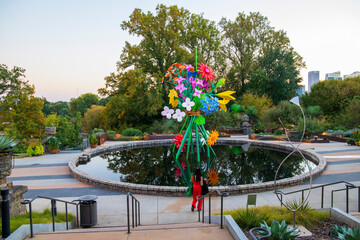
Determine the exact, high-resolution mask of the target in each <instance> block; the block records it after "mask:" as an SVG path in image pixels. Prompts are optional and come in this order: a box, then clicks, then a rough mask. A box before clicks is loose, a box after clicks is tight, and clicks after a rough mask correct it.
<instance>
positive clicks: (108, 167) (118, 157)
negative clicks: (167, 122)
mask: <svg viewBox="0 0 360 240" xmlns="http://www.w3.org/2000/svg"><path fill="white" fill-rule="evenodd" d="M214 150H215V152H216V160H215V161H214V164H213V166H211V167H212V168H215V169H216V170H218V173H219V177H220V179H219V185H239V184H250V183H260V182H266V181H273V180H274V176H275V172H276V169H277V168H278V166H279V164H280V163H281V161H282V160H283V159H284V158H285V157H286V156H287V153H283V152H278V151H274V150H267V149H260V148H251V149H249V150H248V151H247V152H244V151H243V150H242V149H241V147H237V146H224V145H223V146H221V145H217V146H215V148H214ZM182 157H183V158H181V159H180V161H185V154H183V156H182ZM311 166H312V167H313V166H315V165H314V164H311ZM79 168H80V169H81V170H82V171H85V172H88V173H90V174H91V175H95V176H98V177H101V178H106V179H111V180H116V181H122V182H130V183H137V184H150V185H160V186H183V185H184V183H183V180H182V178H181V177H180V178H177V177H176V176H175V170H176V166H175V163H174V160H173V156H172V147H170V146H162V147H151V148H141V149H130V150H122V151H118V152H112V153H107V154H104V155H101V156H99V157H96V158H93V159H91V162H89V163H88V164H86V165H80V166H79ZM305 171H307V167H306V164H305V163H304V162H303V159H302V158H301V157H299V156H294V155H292V156H291V157H290V159H288V160H287V161H286V162H285V163H284V164H283V166H282V167H281V169H280V172H279V174H278V179H282V178H288V177H293V176H295V175H299V174H302V173H304V172H305Z"/></svg>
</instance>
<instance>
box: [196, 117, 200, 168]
mask: <svg viewBox="0 0 360 240" xmlns="http://www.w3.org/2000/svg"><path fill="white" fill-rule="evenodd" d="M195 134H196V150H197V167H198V168H200V148H199V144H200V139H199V130H198V125H197V124H196V123H195Z"/></svg>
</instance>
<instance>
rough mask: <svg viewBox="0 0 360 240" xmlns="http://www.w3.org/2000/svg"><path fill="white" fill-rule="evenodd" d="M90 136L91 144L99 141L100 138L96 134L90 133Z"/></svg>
mask: <svg viewBox="0 0 360 240" xmlns="http://www.w3.org/2000/svg"><path fill="white" fill-rule="evenodd" d="M88 138H89V141H90V144H92V145H95V144H97V143H98V140H97V138H96V136H95V135H94V134H90V135H89V136H88Z"/></svg>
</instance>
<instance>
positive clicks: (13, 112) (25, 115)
mask: <svg viewBox="0 0 360 240" xmlns="http://www.w3.org/2000/svg"><path fill="white" fill-rule="evenodd" d="M0 72H1V73H0V74H1V90H0V92H1V94H2V95H3V96H2V98H1V101H0V122H1V123H2V124H1V127H2V128H3V129H2V130H5V131H6V132H7V133H9V134H10V135H12V136H14V137H16V138H17V139H24V138H25V139H30V138H41V137H42V136H43V135H44V134H45V129H44V124H45V118H44V115H43V113H42V111H41V110H42V108H43V101H42V100H41V99H40V98H37V97H34V96H33V95H34V93H35V87H34V86H31V85H29V84H28V81H26V80H22V79H21V78H24V77H25V75H24V72H25V70H24V69H22V68H19V67H14V68H13V69H12V70H8V69H7V67H6V65H0ZM11 84H14V85H13V86H11Z"/></svg>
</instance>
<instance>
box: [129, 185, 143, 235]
mask: <svg viewBox="0 0 360 240" xmlns="http://www.w3.org/2000/svg"><path fill="white" fill-rule="evenodd" d="M130 197H131V212H132V227H133V228H134V227H137V226H138V225H140V202H139V201H138V200H137V199H136V198H135V197H134V196H133V195H132V194H131V193H130V192H128V194H127V199H126V200H127V222H128V234H130ZM134 203H135V204H134ZM134 205H135V207H134ZM138 221H139V223H138Z"/></svg>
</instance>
